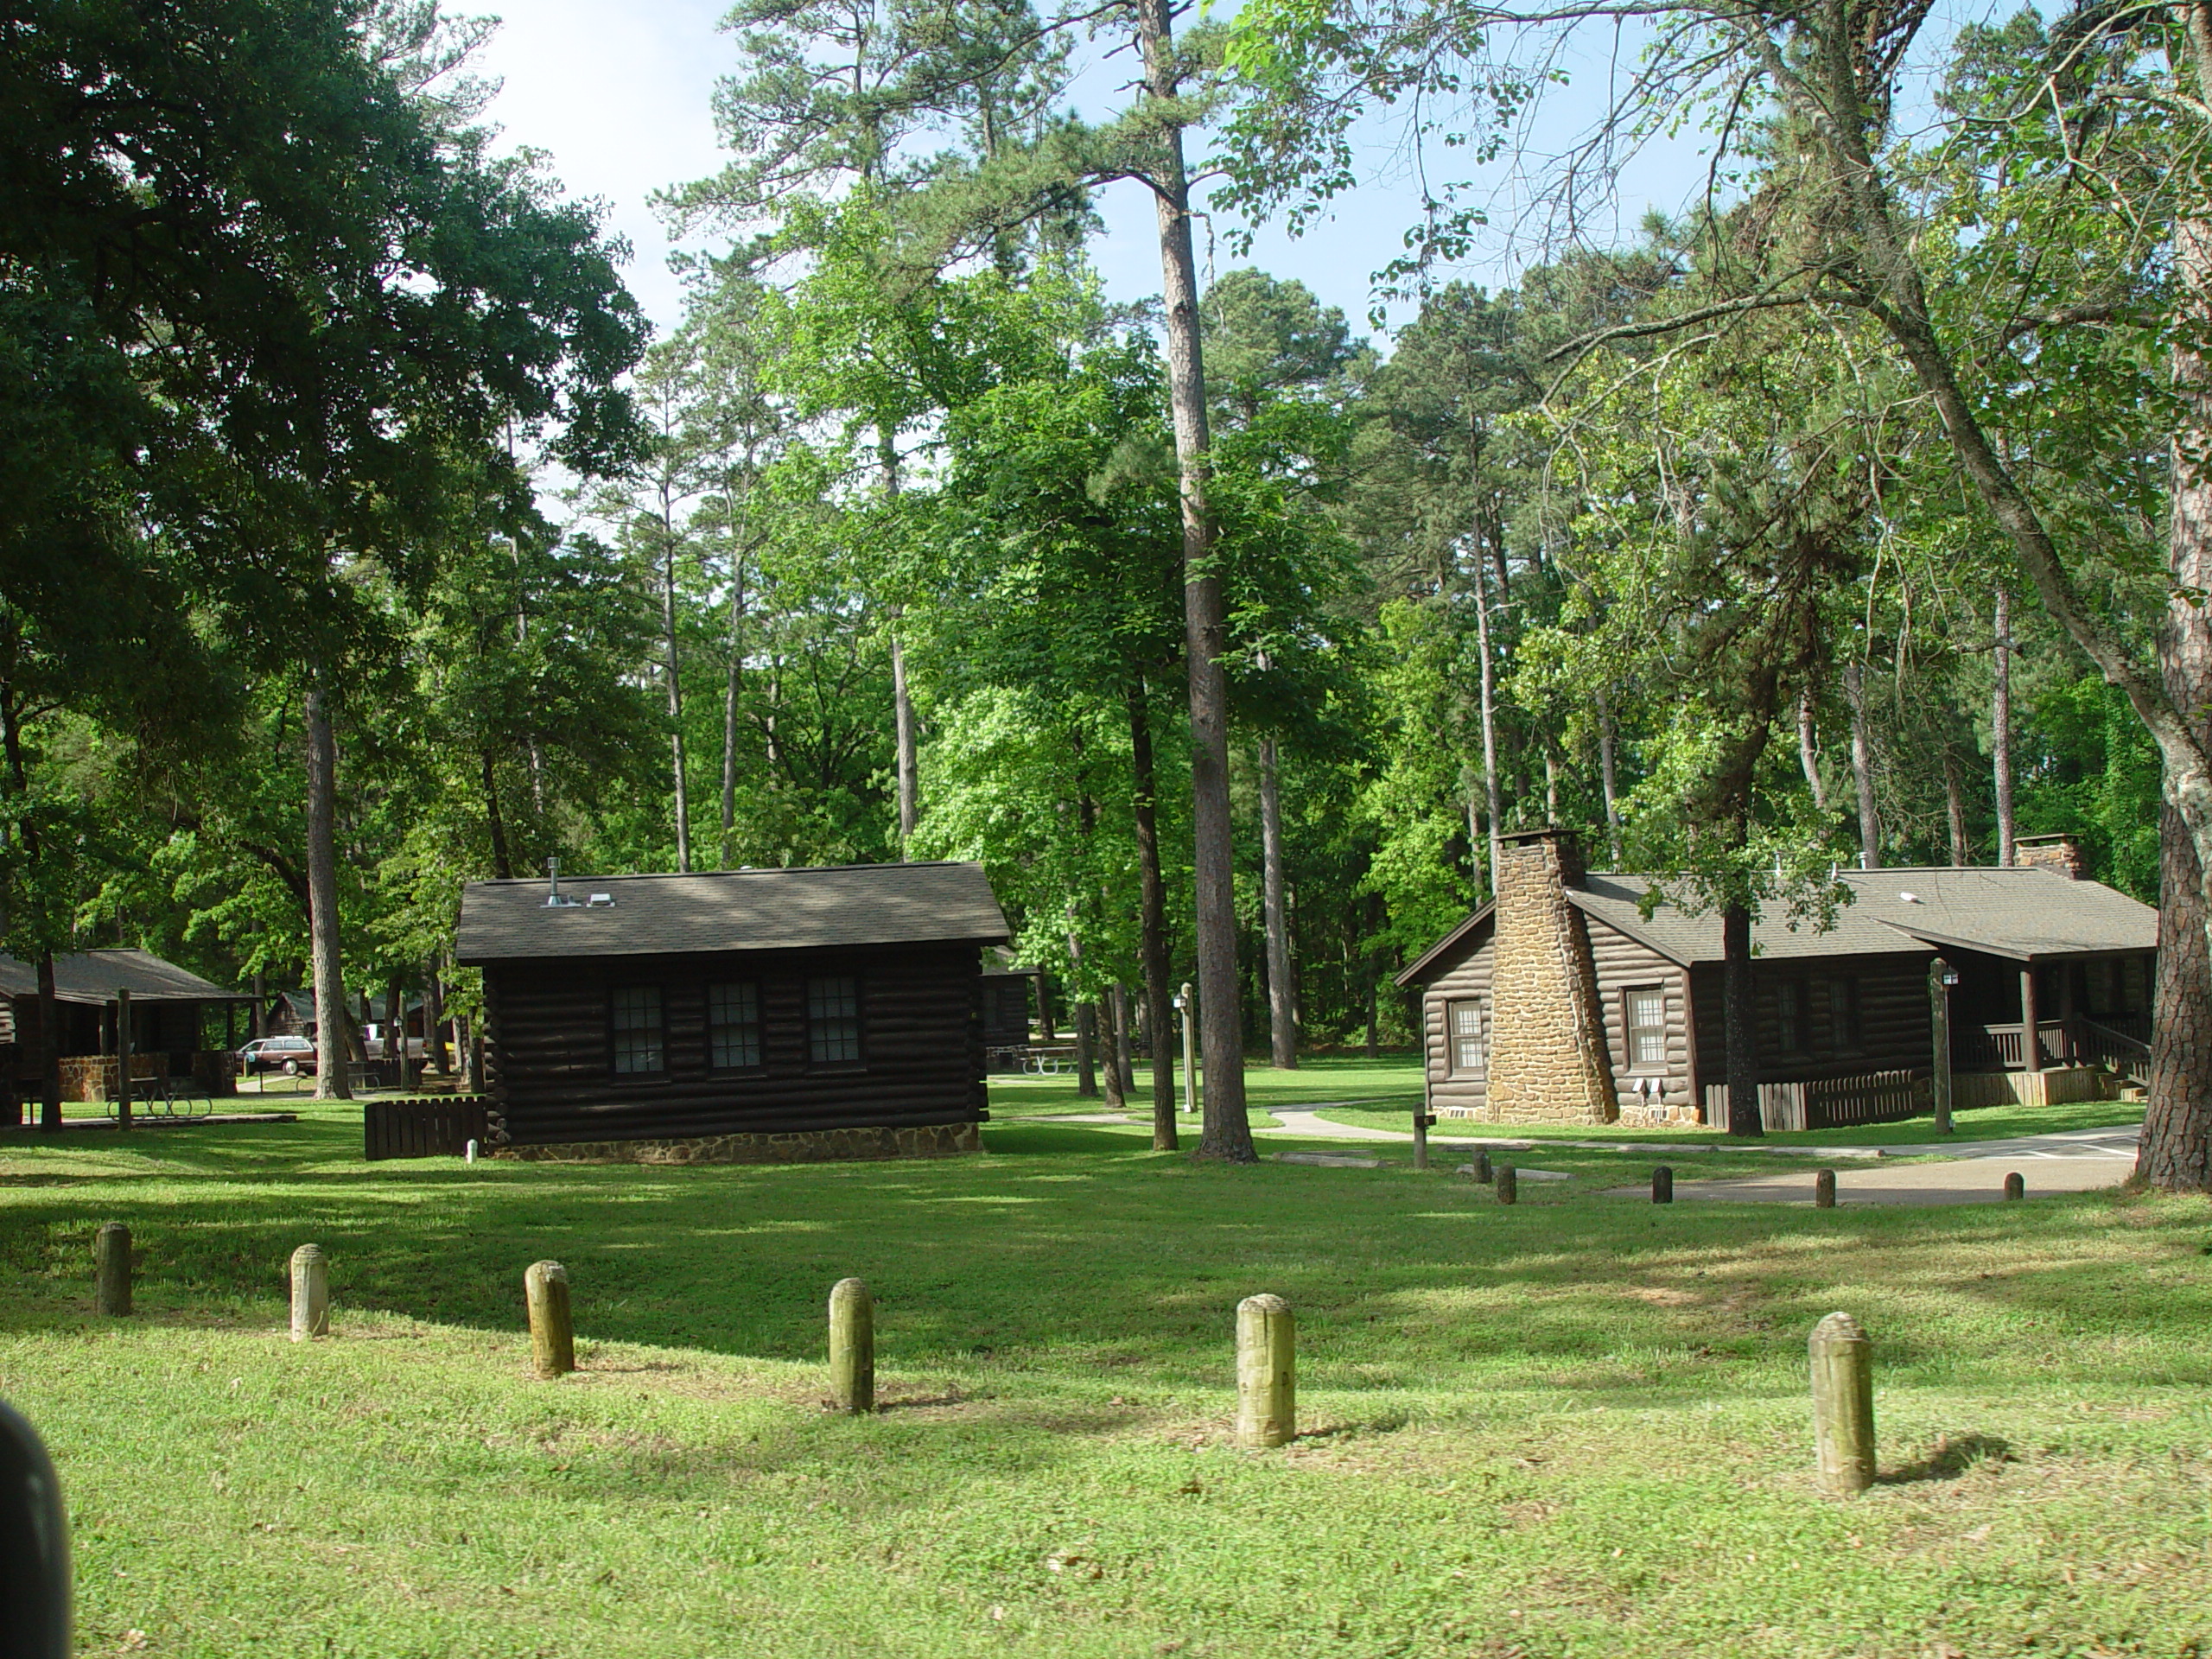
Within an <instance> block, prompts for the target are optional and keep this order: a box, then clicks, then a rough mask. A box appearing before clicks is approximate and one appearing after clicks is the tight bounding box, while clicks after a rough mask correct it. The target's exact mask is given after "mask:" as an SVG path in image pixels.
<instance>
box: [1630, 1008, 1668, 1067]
mask: <svg viewBox="0 0 2212 1659" xmlns="http://www.w3.org/2000/svg"><path fill="white" fill-rule="evenodd" d="M1628 1058H1629V1064H1630V1065H1635V1066H1647V1065H1664V1064H1666V1059H1667V997H1666V994H1665V993H1664V992H1663V991H1660V990H1656V989H1646V990H1633V991H1630V992H1629V993H1628Z"/></svg>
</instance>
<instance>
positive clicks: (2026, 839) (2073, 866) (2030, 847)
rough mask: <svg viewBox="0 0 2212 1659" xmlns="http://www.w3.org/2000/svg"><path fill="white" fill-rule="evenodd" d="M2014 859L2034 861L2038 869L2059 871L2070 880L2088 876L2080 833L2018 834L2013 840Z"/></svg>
mask: <svg viewBox="0 0 2212 1659" xmlns="http://www.w3.org/2000/svg"><path fill="white" fill-rule="evenodd" d="M2012 859H2013V861H2014V862H2015V863H2019V864H2032V865H2034V866H2035V867H2036V868H2037V869H2043V870H2056V871H2057V872H2058V874H2061V875H2063V876H2064V877H2065V878H2066V879H2067V880H2069V881H2086V880H2088V879H2089V864H2088V860H2087V859H2085V858H2083V857H2082V842H2081V841H2080V839H2079V838H2078V837H2077V836H2070V835H2057V836H2014V837H2013V840H2012Z"/></svg>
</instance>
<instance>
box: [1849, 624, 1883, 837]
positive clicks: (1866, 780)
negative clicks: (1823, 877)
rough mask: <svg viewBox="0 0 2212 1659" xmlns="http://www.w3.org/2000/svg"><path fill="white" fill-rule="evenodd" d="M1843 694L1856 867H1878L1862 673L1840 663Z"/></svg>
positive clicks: (1878, 823)
mask: <svg viewBox="0 0 2212 1659" xmlns="http://www.w3.org/2000/svg"><path fill="white" fill-rule="evenodd" d="M1843 697H1844V701H1845V702H1847V703H1848V704H1850V706H1851V787H1852V790H1853V793H1854V794H1856V795H1857V797H1858V799H1859V868H1860V869H1862V870H1878V869H1880V868H1882V820H1881V817H1879V815H1878V814H1877V813H1876V811H1875V810H1874V746H1873V743H1872V741H1870V739H1869V738H1868V736H1867V734H1866V670H1865V669H1864V668H1863V667H1862V666H1861V665H1860V664H1858V663H1846V664H1844V665H1843Z"/></svg>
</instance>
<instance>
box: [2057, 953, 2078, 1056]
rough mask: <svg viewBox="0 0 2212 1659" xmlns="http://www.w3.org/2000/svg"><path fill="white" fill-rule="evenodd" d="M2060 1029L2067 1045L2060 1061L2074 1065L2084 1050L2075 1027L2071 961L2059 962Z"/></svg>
mask: <svg viewBox="0 0 2212 1659" xmlns="http://www.w3.org/2000/svg"><path fill="white" fill-rule="evenodd" d="M2058 1029H2059V1036H2060V1039H2061V1040H2062V1041H2063V1043H2064V1045H2065V1050H2064V1052H2063V1053H2061V1054H2060V1055H2059V1056H2058V1059H2059V1062H2060V1064H2062V1065H2073V1064H2074V1063H2075V1058H2076V1057H2077V1056H2079V1055H2080V1053H2081V1052H2082V1037H2081V1033H2079V1032H2077V1031H2075V1029H2074V964H2073V963H2070V962H2062V963H2059V964H2058Z"/></svg>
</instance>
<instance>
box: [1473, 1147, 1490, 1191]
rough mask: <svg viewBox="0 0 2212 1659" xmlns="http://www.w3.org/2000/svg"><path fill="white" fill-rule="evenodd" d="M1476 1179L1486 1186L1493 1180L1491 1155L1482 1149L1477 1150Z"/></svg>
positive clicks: (1477, 1148)
mask: <svg viewBox="0 0 2212 1659" xmlns="http://www.w3.org/2000/svg"><path fill="white" fill-rule="evenodd" d="M1475 1179H1477V1180H1478V1181H1481V1182H1483V1183H1484V1185H1488V1184H1489V1182H1490V1179H1491V1167H1490V1154H1489V1153H1488V1152H1486V1151H1484V1149H1483V1148H1482V1147H1476V1148H1475Z"/></svg>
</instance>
